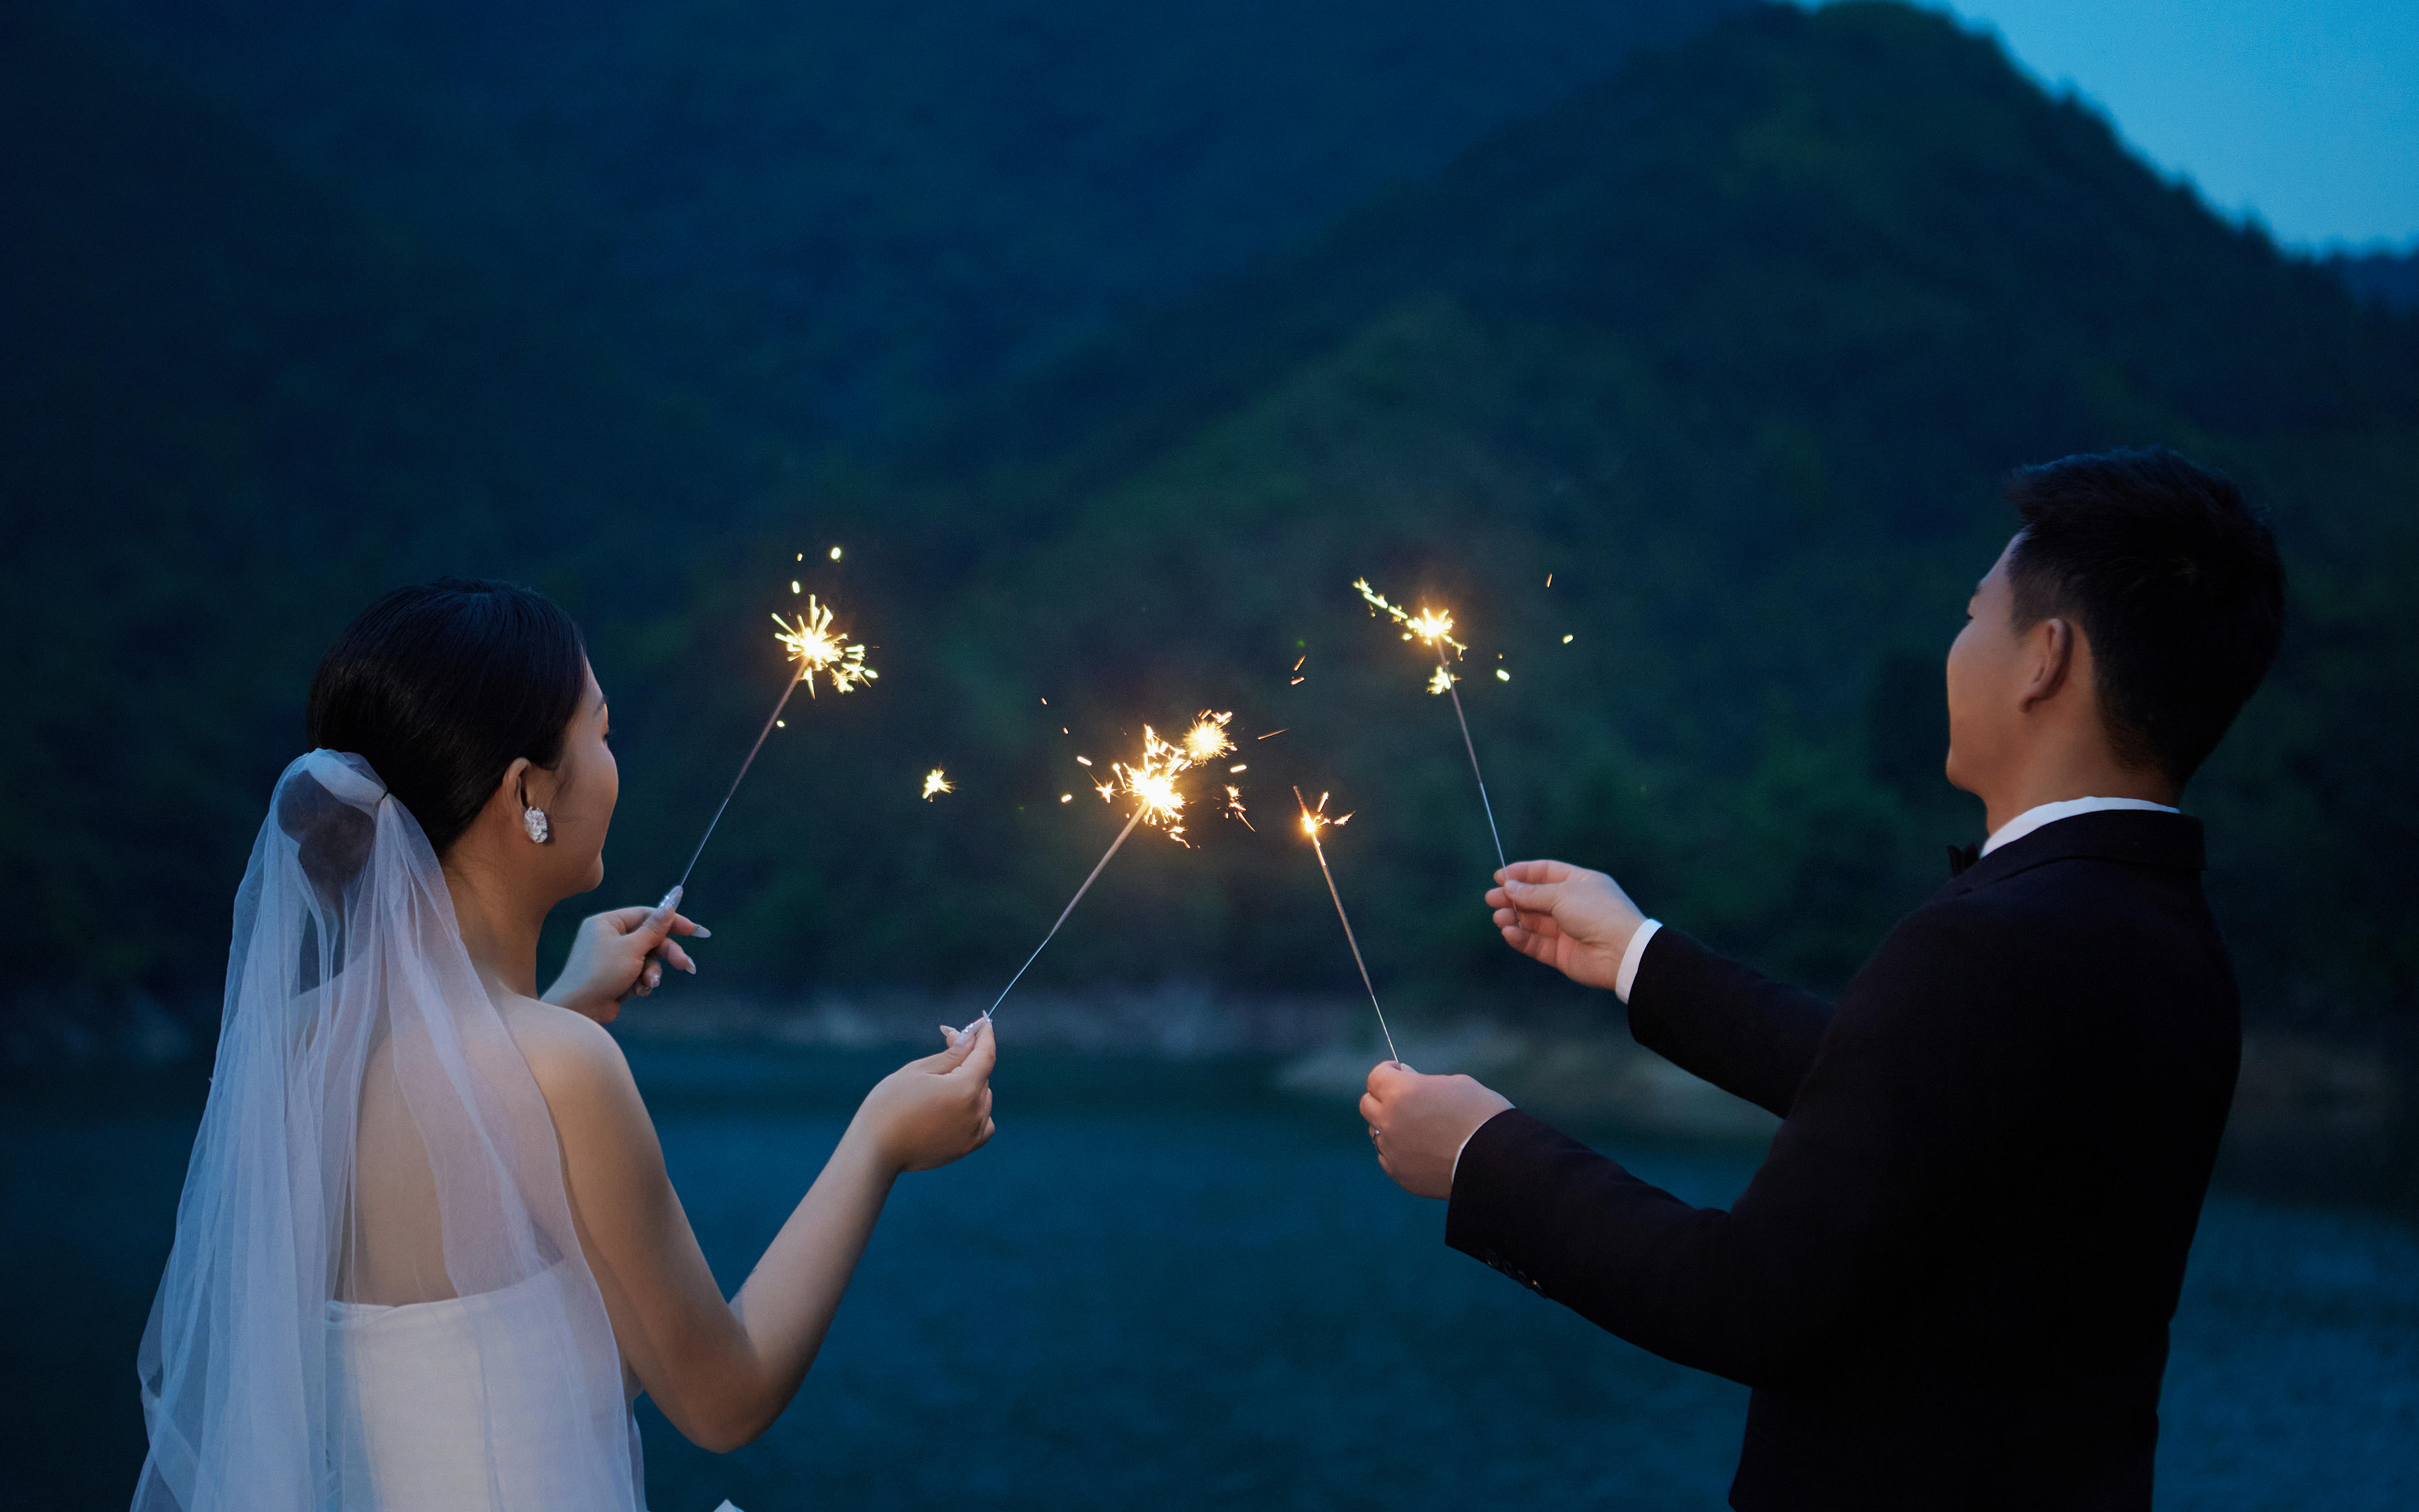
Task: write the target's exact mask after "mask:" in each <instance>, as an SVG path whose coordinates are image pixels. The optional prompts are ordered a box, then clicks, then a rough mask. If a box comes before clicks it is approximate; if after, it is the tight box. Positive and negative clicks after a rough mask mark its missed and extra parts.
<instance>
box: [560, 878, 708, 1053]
mask: <svg viewBox="0 0 2419 1512" xmlns="http://www.w3.org/2000/svg"><path fill="white" fill-rule="evenodd" d="M712 933H713V932H712V931H710V930H708V929H706V928H704V927H703V926H702V925H700V924H698V923H697V922H695V921H694V920H692V919H689V918H685V917H684V916H683V915H682V914H681V913H680V912H679V911H678V910H677V908H666V907H655V908H649V907H647V906H645V905H644V904H640V905H639V906H637V907H632V908H615V909H610V910H608V911H607V912H605V913H602V914H591V915H589V916H588V917H587V918H583V919H581V920H580V921H579V933H578V934H577V935H575V936H573V938H572V941H571V958H570V959H569V960H567V961H565V962H564V963H563V964H562V976H560V977H558V978H556V979H555V982H554V985H553V986H551V987H549V988H547V990H546V1000H547V1002H549V1003H554V1004H557V1005H559V1006H561V1007H563V1008H567V1009H570V1010H571V1011H573V1012H575V1013H580V1014H584V1015H586V1016H587V1017H589V1018H592V1019H594V1020H595V1021H596V1022H597V1023H599V1024H610V1023H612V1022H613V1020H614V1018H615V1016H616V1015H618V1014H619V1013H620V1012H621V1011H622V1004H623V1003H624V1002H625V1001H627V1000H628V999H630V998H632V997H644V996H646V995H648V994H649V993H651V992H654V991H655V988H656V986H657V985H658V984H660V983H661V982H662V980H664V966H665V965H666V964H671V965H675V966H678V967H680V969H682V970H683V971H686V972H687V973H688V974H689V975H690V976H695V975H697V963H696V962H694V961H692V960H690V959H689V955H688V952H687V951H686V950H684V949H681V948H680V945H679V943H678V942H677V941H676V940H675V939H674V938H673V936H675V935H683V934H693V935H695V936H697V937H698V938H699V939H706V938H709V937H710V936H711V935H712Z"/></svg>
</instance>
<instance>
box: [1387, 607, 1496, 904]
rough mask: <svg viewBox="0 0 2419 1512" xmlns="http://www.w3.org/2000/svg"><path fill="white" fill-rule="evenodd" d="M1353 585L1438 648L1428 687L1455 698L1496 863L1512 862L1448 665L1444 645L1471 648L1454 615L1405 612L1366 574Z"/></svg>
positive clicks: (1410, 636) (1406, 631)
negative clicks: (1456, 629) (1458, 633)
mask: <svg viewBox="0 0 2419 1512" xmlns="http://www.w3.org/2000/svg"><path fill="white" fill-rule="evenodd" d="M1352 586H1353V587H1355V588H1357V589H1359V590H1360V591H1361V596H1362V597H1363V598H1364V599H1367V600H1368V601H1369V612H1370V613H1372V614H1376V613H1378V612H1379V611H1381V610H1382V611H1383V612H1384V613H1386V614H1387V615H1388V616H1390V617H1391V618H1392V619H1393V620H1394V623H1395V624H1397V625H1401V626H1402V627H1403V639H1404V640H1425V641H1426V642H1427V643H1428V644H1429V645H1431V646H1434V647H1435V648H1436V655H1437V670H1436V674H1435V675H1434V676H1432V677H1430V678H1429V679H1428V691H1429V692H1430V693H1442V694H1445V695H1446V696H1448V697H1450V698H1451V699H1452V700H1453V717H1454V721H1455V722H1456V723H1457V724H1459V725H1460V726H1461V748H1462V749H1464V750H1466V751H1468V752H1470V775H1471V777H1474V778H1476V779H1478V805H1479V807H1480V808H1482V809H1484V810H1487V837H1488V838H1489V839H1491V840H1493V841H1495V865H1496V866H1497V868H1498V869H1501V868H1502V867H1504V866H1506V865H1508V864H1509V863H1508V862H1506V861H1505V860H1504V859H1503V836H1502V832H1501V831H1499V830H1498V829H1496V827H1495V805H1494V804H1493V803H1492V802H1490V801H1488V799H1487V774H1486V773H1484V772H1482V771H1480V770H1479V769H1478V747H1477V746H1476V745H1474V744H1472V743H1471V738H1470V718H1469V717H1468V716H1467V715H1465V714H1463V713H1462V712H1461V693H1460V691H1459V690H1458V689H1457V688H1456V687H1454V684H1455V683H1456V682H1457V681H1458V679H1457V678H1456V677H1455V676H1454V675H1453V671H1452V669H1451V668H1450V667H1448V666H1447V665H1446V663H1445V659H1444V648H1445V647H1447V646H1451V647H1453V649H1454V654H1455V655H1456V656H1459V655H1461V654H1463V653H1465V652H1467V651H1469V650H1470V648H1469V647H1468V646H1466V645H1463V644H1462V643H1461V642H1460V641H1458V640H1455V639H1454V638H1453V616H1452V615H1451V614H1449V613H1446V612H1443V611H1441V610H1439V609H1421V610H1420V611H1419V613H1418V614H1416V615H1413V614H1410V613H1406V612H1405V611H1404V610H1403V609H1400V608H1399V607H1397V606H1395V605H1393V604H1389V603H1388V602H1386V595H1385V594H1380V593H1379V592H1378V591H1377V590H1376V589H1374V588H1372V587H1370V586H1369V579H1366V578H1362V579H1355V580H1354V582H1353V584H1352ZM1496 675H1498V676H1502V673H1501V672H1498V673H1497V674H1496ZM1505 681H1507V682H1508V681H1510V679H1509V678H1506V679H1505Z"/></svg>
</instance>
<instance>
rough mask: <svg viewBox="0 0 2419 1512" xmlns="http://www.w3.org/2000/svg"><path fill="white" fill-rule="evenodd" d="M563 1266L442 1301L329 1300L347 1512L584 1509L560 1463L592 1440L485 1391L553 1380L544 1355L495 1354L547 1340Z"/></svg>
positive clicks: (556, 1416)
mask: <svg viewBox="0 0 2419 1512" xmlns="http://www.w3.org/2000/svg"><path fill="white" fill-rule="evenodd" d="M561 1271H562V1268H561V1267H560V1266H557V1267H556V1268H555V1269H554V1270H550V1271H546V1272H542V1273H539V1274H537V1275H534V1276H532V1277H531V1278H530V1279H529V1280H527V1281H524V1282H522V1283H520V1284H519V1285H518V1286H513V1287H507V1288H504V1289H503V1290H501V1291H487V1292H481V1293H479V1294H477V1295H475V1296H469V1297H455V1298H453V1299H450V1300H448V1301H445V1302H420V1303H410V1304H405V1305H402V1306H393V1307H383V1306H376V1305H373V1304H366V1303H351V1302H331V1303H330V1304H328V1390H329V1393H330V1396H331V1398H333V1400H331V1407H334V1408H335V1409H336V1410H335V1411H334V1412H332V1413H331V1417H332V1418H333V1419H334V1421H335V1422H337V1423H339V1424H341V1425H343V1427H342V1431H341V1436H340V1437H339V1438H338V1440H337V1442H336V1443H335V1444H334V1445H332V1446H331V1447H332V1448H333V1449H334V1452H335V1453H336V1454H337V1455H339V1456H340V1457H341V1458H340V1464H341V1466H342V1473H341V1484H342V1485H343V1487H344V1504H345V1507H346V1512H355V1509H356V1508H358V1509H360V1512H585V1508H582V1507H580V1506H578V1504H576V1503H575V1502H571V1501H565V1500H563V1499H562V1491H561V1489H560V1488H562V1485H563V1480H562V1476H561V1475H560V1474H559V1473H556V1472H555V1468H554V1467H556V1466H559V1465H560V1464H561V1463H562V1460H563V1458H564V1457H565V1456H571V1455H580V1454H593V1453H594V1452H595V1447H594V1446H595V1444H596V1443H597V1441H596V1439H594V1438H593V1437H586V1436H584V1435H580V1436H566V1435H564V1434H563V1432H562V1429H563V1427H564V1426H565V1424H564V1420H563V1418H562V1416H561V1415H560V1413H558V1412H540V1411H533V1410H532V1409H534V1408H535V1407H536V1405H537V1404H535V1403H532V1402H529V1401H526V1400H523V1399H518V1398H516V1397H514V1396H503V1397H494V1396H490V1394H489V1393H488V1391H487V1388H486V1382H487V1381H489V1380H491V1379H492V1380H494V1381H500V1382H501V1381H529V1380H532V1379H537V1380H543V1379H546V1377H547V1371H546V1370H545V1368H544V1363H543V1362H540V1361H531V1360H525V1359H520V1358H516V1357H510V1358H498V1351H499V1350H503V1351H507V1352H508V1353H510V1352H511V1351H515V1350H519V1349H526V1348H528V1347H529V1345H530V1344H531V1342H532V1341H535V1340H538V1339H543V1338H544V1337H546V1334H545V1332H544V1330H543V1328H542V1326H531V1325H532V1323H533V1322H535V1323H542V1320H543V1319H547V1318H548V1317H553V1316H559V1315H560V1313H561V1311H562V1301H561V1300H560V1298H559V1296H558V1295H557V1288H559V1287H560V1286H561V1284H562V1283H561V1280H560V1275H561ZM631 1443H633V1445H634V1446H635V1444H636V1443H637V1437H636V1434H635V1433H634V1434H633V1435H632V1438H631ZM631 1469H632V1478H633V1479H634V1480H635V1479H637V1471H638V1467H637V1466H636V1465H633V1466H632V1467H631Z"/></svg>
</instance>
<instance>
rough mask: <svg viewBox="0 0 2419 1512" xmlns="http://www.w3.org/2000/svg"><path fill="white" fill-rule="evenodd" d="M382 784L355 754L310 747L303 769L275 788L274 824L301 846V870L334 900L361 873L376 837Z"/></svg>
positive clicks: (382, 794) (321, 894)
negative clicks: (343, 753) (342, 753)
mask: <svg viewBox="0 0 2419 1512" xmlns="http://www.w3.org/2000/svg"><path fill="white" fill-rule="evenodd" d="M385 796H386V789H385V787H384V786H383V785H382V784H380V783H379V782H378V781H377V778H376V776H375V774H372V773H370V771H369V764H368V763H367V762H364V761H362V759H361V758H360V757H358V756H342V755H338V754H337V753H336V752H334V751H328V750H319V751H313V752H312V753H311V759H310V761H309V764H307V765H306V766H305V767H304V768H303V770H302V771H301V772H300V773H298V774H296V776H295V777H294V779H292V780H290V781H288V782H287V783H286V784H285V786H284V787H283V788H281V789H279V790H278V795H277V827H278V828H279V829H281V830H284V831H285V834H286V836H287V837H288V838H289V839H291V840H292V841H294V842H295V845H296V846H297V847H298V849H299V851H300V856H299V857H298V859H300V862H301V865H302V874H303V875H304V876H305V877H308V878H309V879H310V881H311V885H312V887H316V888H317V889H318V891H319V895H320V896H321V897H322V898H323V899H328V900H332V899H333V898H334V897H335V896H336V895H337V894H339V893H341V892H343V891H344V889H345V888H346V887H348V886H350V885H351V883H352V880H353V878H354V877H356V876H357V875H359V874H360V872H361V870H362V862H364V861H366V860H368V859H369V855H370V846H371V843H372V842H373V841H376V840H377V805H378V803H379V801H380V800H381V799H383V798H384V797H385Z"/></svg>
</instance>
